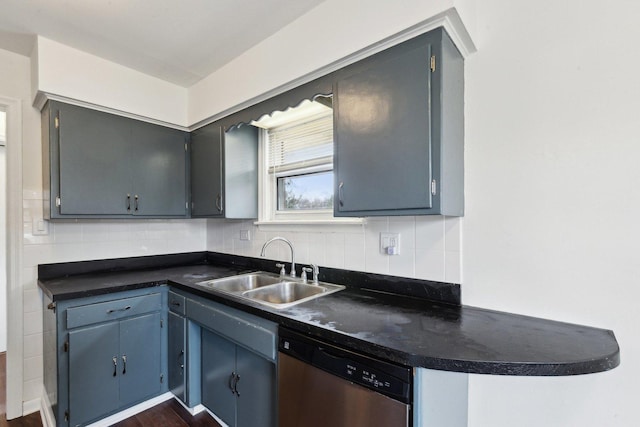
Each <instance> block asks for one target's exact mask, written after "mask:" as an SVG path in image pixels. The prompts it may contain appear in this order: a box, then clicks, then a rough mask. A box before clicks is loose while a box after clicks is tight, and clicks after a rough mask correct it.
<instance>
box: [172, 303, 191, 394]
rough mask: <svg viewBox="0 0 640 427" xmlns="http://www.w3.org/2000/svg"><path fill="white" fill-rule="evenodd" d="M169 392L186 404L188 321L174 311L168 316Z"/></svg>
mask: <svg viewBox="0 0 640 427" xmlns="http://www.w3.org/2000/svg"><path fill="white" fill-rule="evenodd" d="M168 316H169V317H168V324H169V325H168V328H169V329H168V332H169V345H168V352H169V354H168V361H169V390H170V391H171V392H172V393H173V394H174V395H175V396H176V397H177V398H178V399H180V400H181V401H182V402H185V403H186V396H185V392H186V384H185V381H186V375H185V363H186V360H187V359H186V358H187V356H186V354H185V353H186V334H185V331H186V323H187V321H186V319H185V318H184V317H183V316H180V315H179V314H176V313H174V312H172V311H170V312H169V314H168Z"/></svg>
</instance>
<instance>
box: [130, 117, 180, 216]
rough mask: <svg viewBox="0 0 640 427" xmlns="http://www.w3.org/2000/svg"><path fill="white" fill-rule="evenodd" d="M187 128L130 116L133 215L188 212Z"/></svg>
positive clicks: (174, 214)
mask: <svg viewBox="0 0 640 427" xmlns="http://www.w3.org/2000/svg"><path fill="white" fill-rule="evenodd" d="M187 137H188V134H187V133H186V132H182V131H179V130H176V129H170V128H165V127H162V126H158V125H154V124H151V123H145V122H139V121H135V120H131V144H130V156H131V174H132V181H131V182H132V184H131V192H132V197H133V201H132V210H131V213H132V214H133V215H142V216H183V217H184V216H185V215H186V214H187V206H186V203H187V167H186V165H187V150H186V144H187Z"/></svg>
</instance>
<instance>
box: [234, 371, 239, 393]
mask: <svg viewBox="0 0 640 427" xmlns="http://www.w3.org/2000/svg"><path fill="white" fill-rule="evenodd" d="M239 382H240V375H238V374H236V381H235V382H234V383H233V391H234V392H235V394H236V396H238V397H240V392H239V391H238V383H239Z"/></svg>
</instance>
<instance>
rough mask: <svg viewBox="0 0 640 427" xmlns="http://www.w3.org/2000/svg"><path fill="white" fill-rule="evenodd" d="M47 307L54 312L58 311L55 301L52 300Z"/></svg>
mask: <svg viewBox="0 0 640 427" xmlns="http://www.w3.org/2000/svg"><path fill="white" fill-rule="evenodd" d="M47 308H48V309H49V310H53V312H54V313H55V312H56V303H55V302H50V303H49V304H47Z"/></svg>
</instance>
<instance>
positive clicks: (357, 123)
mask: <svg viewBox="0 0 640 427" xmlns="http://www.w3.org/2000/svg"><path fill="white" fill-rule="evenodd" d="M430 57H431V45H430V44H428V43H420V44H418V45H416V43H410V44H408V45H403V46H398V47H394V48H392V49H390V50H389V51H384V52H382V53H380V54H377V55H375V56H373V57H372V58H370V59H368V60H365V61H361V62H360V63H356V64H354V65H353V66H352V67H347V68H346V69H345V70H344V71H342V74H341V75H342V77H340V78H338V79H337V81H336V83H335V87H334V90H335V92H334V129H335V154H336V155H335V156H334V162H335V163H334V169H335V177H336V178H335V186H336V187H335V194H336V200H335V202H334V207H335V209H334V213H335V215H336V216H349V215H353V214H354V213H356V214H357V215H360V216H367V215H370V214H375V212H376V211H387V212H392V211H394V210H401V209H428V208H431V206H432V195H431V180H432V153H431V113H430V103H431V80H430V79H431V70H430V67H429V64H430Z"/></svg>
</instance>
